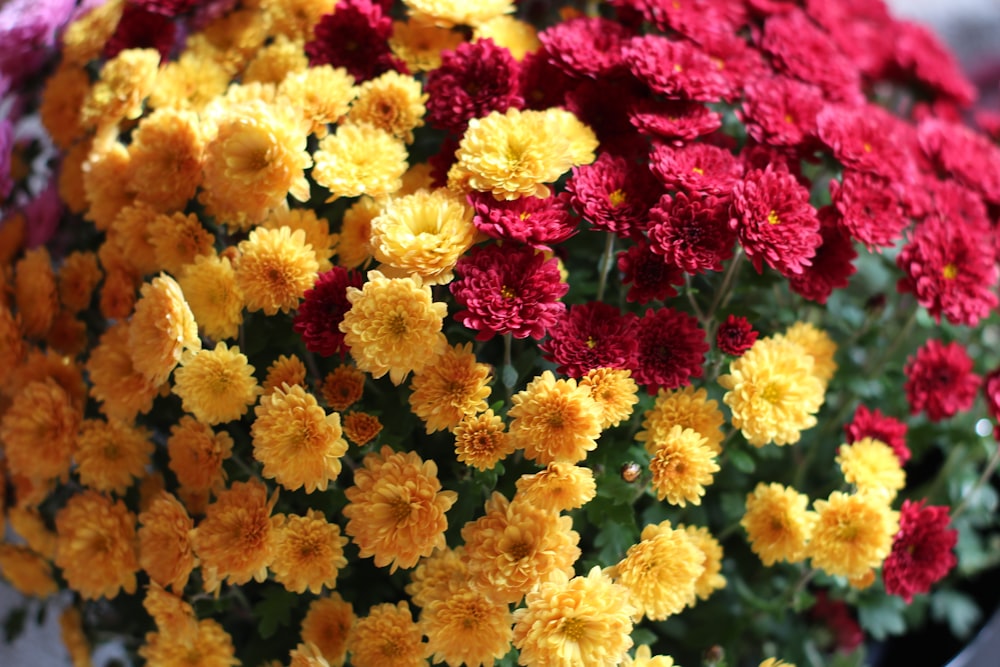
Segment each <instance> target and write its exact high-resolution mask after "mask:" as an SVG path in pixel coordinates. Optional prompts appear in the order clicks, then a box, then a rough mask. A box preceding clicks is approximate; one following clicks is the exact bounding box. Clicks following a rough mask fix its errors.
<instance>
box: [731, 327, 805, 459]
mask: <svg viewBox="0 0 1000 667" xmlns="http://www.w3.org/2000/svg"><path fill="white" fill-rule="evenodd" d="M719 384H720V385H722V387H723V388H724V389H727V390H728V391H726V394H725V396H723V399H722V400H723V401H724V402H725V404H726V405H728V406H729V407H730V408H731V409H732V411H733V426H735V427H736V428H738V429H741V430H742V432H743V437H745V438H746V439H747V441H748V442H749V443H750V444H752V445H754V446H755V447H763V446H764V445H766V444H767V443H769V442H773V443H775V444H777V445H789V444H794V443H796V442H798V441H799V438H800V437H801V435H802V431H804V430H806V429H808V428H812V427H813V426H815V425H816V412H817V411H818V410H819V408H820V406H821V405H823V400H824V391H825V388H824V385H823V382H822V381H821V380H820V379H819V377H818V376H817V375H816V372H815V362H814V361H813V358H812V356H811V355H809V354H807V353H806V351H805V350H804V349H803V348H802V346H801V345H799V344H797V343H793V342H792V341H790V340H788V339H784V338H761V339H759V340H758V341H757V342H756V343H754V344H753V347H751V348H750V349H749V350H747V351H746V352H745V353H743V356H741V357H740V358H738V359H734V360H733V362H732V363H731V364H730V365H729V374H728V375H721V376H719Z"/></svg>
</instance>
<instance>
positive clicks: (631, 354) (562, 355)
mask: <svg viewBox="0 0 1000 667" xmlns="http://www.w3.org/2000/svg"><path fill="white" fill-rule="evenodd" d="M638 321H639V318H638V317H637V316H636V315H635V314H634V313H622V312H621V311H619V310H618V309H617V308H615V307H614V306H612V305H609V304H606V303H602V302H600V301H591V302H589V303H585V304H582V305H575V306H570V308H569V312H568V313H567V315H566V317H564V318H563V319H562V320H560V321H559V322H557V323H556V324H555V325H553V326H552V327H551V328H550V329H549V339H548V340H547V341H545V342H544V343H542V345H541V349H542V352H543V353H544V356H545V358H546V359H548V360H549V361H551V362H553V363H556V364H559V368H558V371H559V372H560V373H562V374H563V375H568V376H570V377H574V378H579V377H583V376H584V375H586V374H587V371H590V370H592V369H594V368H631V367H632V366H633V359H634V358H635V353H636V349H637V341H636V339H635V337H634V336H633V335H632V334H633V332H634V331H635V327H636V324H637V323H638Z"/></svg>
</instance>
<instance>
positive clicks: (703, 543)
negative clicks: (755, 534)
mask: <svg viewBox="0 0 1000 667" xmlns="http://www.w3.org/2000/svg"><path fill="white" fill-rule="evenodd" d="M678 528H680V526H678ZM684 530H685V532H687V536H688V539H689V540H691V543H692V544H694V545H695V546H696V547H698V549H699V550H701V552H702V553H703V554H705V562H704V567H705V570H704V572H702V573H701V576H700V577H698V580H697V581H696V582H695V583H694V593H695V595H697V596H698V598H699V599H701V600H707V599H708V597H709V596H710V595H711V594H712V593H713V592H715V591H717V590H719V589H721V588H725V587H726V578H725V577H724V576H722V575H721V574H720V572H722V545H720V544H719V541H718V540H717V539H715V537H713V536H712V534H711V533H710V532H708V529H707V528H699V527H697V526H685V527H684Z"/></svg>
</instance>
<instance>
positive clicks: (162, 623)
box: [142, 581, 198, 639]
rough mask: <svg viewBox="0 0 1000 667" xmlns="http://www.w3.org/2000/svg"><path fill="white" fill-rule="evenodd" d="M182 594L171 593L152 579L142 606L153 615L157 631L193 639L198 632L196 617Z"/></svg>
mask: <svg viewBox="0 0 1000 667" xmlns="http://www.w3.org/2000/svg"><path fill="white" fill-rule="evenodd" d="M182 596H183V593H177V592H174V593H171V592H169V591H167V590H166V589H165V588H163V586H161V585H160V584H158V583H156V582H155V581H154V582H153V583H151V584H150V585H149V587H148V588H147V589H146V596H145V597H144V598H143V599H142V606H143V608H144V609H145V610H146V613H148V614H149V615H150V616H152V617H153V622H154V623H156V629H157V630H158V631H160V632H162V633H163V634H171V635H176V636H179V637H183V638H185V639H187V638H191V639H193V638H194V636H195V634H196V633H197V632H198V619H197V617H196V616H195V614H194V608H193V607H192V606H191V605H190V604H188V603H187V602H185V601H184V599H183V597H182Z"/></svg>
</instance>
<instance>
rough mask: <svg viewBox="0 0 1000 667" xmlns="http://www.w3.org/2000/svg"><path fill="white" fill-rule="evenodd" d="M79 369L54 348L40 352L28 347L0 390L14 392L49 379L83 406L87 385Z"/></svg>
mask: <svg viewBox="0 0 1000 667" xmlns="http://www.w3.org/2000/svg"><path fill="white" fill-rule="evenodd" d="M82 370H83V369H82V368H81V367H80V365H79V364H77V363H76V362H75V361H74V360H73V359H71V358H69V357H64V356H62V355H60V354H59V353H58V352H55V351H54V350H46V351H45V352H42V351H41V350H39V349H31V350H29V352H28V355H27V356H26V357H25V358H24V359H23V360H22V362H21V365H20V366H19V367H18V368H16V369H15V370H14V373H13V374H12V376H11V378H10V382H9V383H8V384H7V385H6V386H5V387H3V388H2V389H0V392H3V393H6V394H7V395H8V396H13V395H15V394H17V393H18V392H20V391H21V390H22V389H24V388H25V387H27V386H28V385H29V384H30V383H32V382H44V381H46V380H49V379H51V380H54V381H55V382H56V383H57V384H58V385H59V386H60V387H62V389H63V391H65V392H66V394H67V395H68V396H69V398H70V402H71V403H72V404H73V405H74V406H76V407H77V408H80V409H83V404H84V402H85V401H86V396H87V385H86V384H85V383H84V381H83V372H82Z"/></svg>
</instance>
